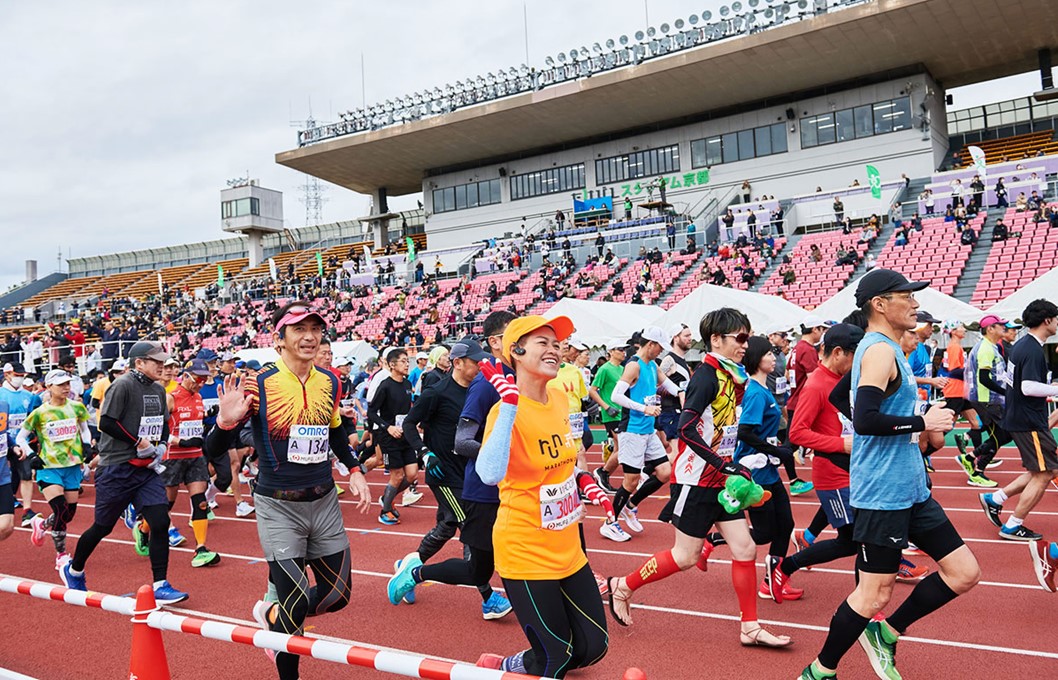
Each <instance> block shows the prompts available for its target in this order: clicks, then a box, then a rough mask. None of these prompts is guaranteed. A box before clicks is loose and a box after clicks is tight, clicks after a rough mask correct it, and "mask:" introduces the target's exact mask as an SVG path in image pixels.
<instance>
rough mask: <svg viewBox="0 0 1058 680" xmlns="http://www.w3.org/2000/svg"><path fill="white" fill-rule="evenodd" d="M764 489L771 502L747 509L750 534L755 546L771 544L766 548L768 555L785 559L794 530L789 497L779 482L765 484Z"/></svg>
mask: <svg viewBox="0 0 1058 680" xmlns="http://www.w3.org/2000/svg"><path fill="white" fill-rule="evenodd" d="M764 488H765V490H767V491H771V500H769V501H768V502H767V503H765V504H764V505H762V506H760V507H756V508H750V509H749V519H750V521H751V522H752V523H753V530H752V531H751V532H750V534H751V535H752V536H753V542H754V543H756V544H757V545H764V544H765V543H770V544H771V547H770V548H768V554H769V555H772V556H774V557H786V553H787V552H788V551H789V550H790V536H791V535H793V530H794V521H793V511H792V510H791V509H790V496H789V495H787V493H786V487H785V486H783V483H782V482H781V481H779V482H775V483H774V484H765V485H764Z"/></svg>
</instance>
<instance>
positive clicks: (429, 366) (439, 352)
mask: <svg viewBox="0 0 1058 680" xmlns="http://www.w3.org/2000/svg"><path fill="white" fill-rule="evenodd" d="M451 369H452V359H451V357H450V356H449V350H448V348H447V347H445V346H444V345H438V346H437V347H434V348H433V349H432V350H430V354H429V357H428V358H427V360H426V369H425V370H423V372H422V375H420V376H419V382H418V385H417V386H416V390H415V395H416V396H418V395H420V394H422V393H423V391H424V390H426V389H427V388H429V387H432V386H433V385H435V384H437V383H439V382H441V381H442V380H444V379H445V377H447V376H448V372H449V371H450V370H451ZM409 382H410V381H409ZM411 384H413V385H415V383H411ZM405 505H411V503H405Z"/></svg>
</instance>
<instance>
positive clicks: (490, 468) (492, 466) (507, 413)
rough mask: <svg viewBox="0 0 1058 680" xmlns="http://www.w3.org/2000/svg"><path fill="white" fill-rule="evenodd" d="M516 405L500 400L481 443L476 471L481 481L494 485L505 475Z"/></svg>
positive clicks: (516, 410) (508, 460)
mask: <svg viewBox="0 0 1058 680" xmlns="http://www.w3.org/2000/svg"><path fill="white" fill-rule="evenodd" d="M517 413H518V407H517V406H515V405H513V404H505V403H503V402H500V406H499V410H498V411H497V415H496V420H495V422H494V423H493V426H492V431H491V432H490V433H489V436H488V437H486V439H485V442H484V443H483V444H482V445H481V452H480V453H479V454H478V464H477V468H476V471H477V473H478V477H481V481H483V482H485V483H486V484H492V485H496V484H499V483H500V481H501V480H502V479H503V478H504V477H505V476H506V475H507V464H508V462H510V458H511V432H512V431H513V430H514V417H515V415H517Z"/></svg>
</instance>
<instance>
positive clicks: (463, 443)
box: [455, 418, 481, 460]
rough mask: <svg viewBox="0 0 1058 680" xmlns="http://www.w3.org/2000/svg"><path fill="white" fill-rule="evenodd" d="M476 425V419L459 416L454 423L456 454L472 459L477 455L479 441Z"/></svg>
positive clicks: (479, 445)
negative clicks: (457, 421) (456, 422)
mask: <svg viewBox="0 0 1058 680" xmlns="http://www.w3.org/2000/svg"><path fill="white" fill-rule="evenodd" d="M480 427H481V426H480V425H478V422H477V421H476V420H471V419H470V418H460V419H459V424H458V425H456V445H455V448H456V455H459V456H463V457H464V458H469V459H471V460H474V459H476V458H477V457H478V451H479V450H480V449H481V442H479V441H478V429H479V428H480Z"/></svg>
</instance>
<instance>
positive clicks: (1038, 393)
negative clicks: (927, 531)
mask: <svg viewBox="0 0 1058 680" xmlns="http://www.w3.org/2000/svg"><path fill="white" fill-rule="evenodd" d="M1021 319H1022V321H1024V322H1025V326H1026V327H1027V328H1028V329H1029V332H1028V335H1029V336H1030V337H1031V338H1033V340H1029V339H1028V338H1024V339H1022V340H1020V341H1019V342H1017V343H1016V344H1015V345H1014V349H1013V350H1012V351H1011V353H1010V355H1009V363H1008V371H1007V373H1006V376H1007V384H1006V399H1007V404H1006V412H1005V413H1004V415H1003V422H1002V427H1003V429H1004V430H1006V431H1007V432H1009V433H1010V436H1011V437H1012V438H1013V440H1014V444H1015V445H1017V447H1018V452H1019V453H1021V463H1022V465H1023V466H1024V467H1025V470H1026V472H1025V473H1023V474H1021V475H1019V476H1018V478H1017V479H1015V480H1014V481H1012V482H1011V483H1010V484H1007V485H1006V486H1004V487H1003V488H1002V489H997V490H996V491H994V492H992V493H986V494H982V496H981V507H982V508H984V511H985V513H987V515H988V519H989V520H990V521H991V522H992V523H993V524H995V525H996V526H997V527H999V537H1000V538H1005V539H1008V540H1012V541H1033V542H1042V541H1043V535H1042V534H1039V533H1036V532H1035V531H1033V530H1031V529H1029V528H1028V527H1027V526H1025V519H1026V518H1027V517H1028V516H1029V513H1030V512H1032V509H1033V508H1035V507H1036V505H1037V504H1039V502H1040V501H1041V500H1042V499H1043V494H1044V492H1045V491H1046V490H1047V487H1048V485H1049V484H1050V482H1051V480H1052V479H1054V478H1055V477H1056V476H1058V455H1056V453H1055V450H1056V448H1058V445H1056V444H1055V441H1054V435H1053V434H1052V433H1051V427H1053V424H1052V423H1051V422H1049V421H1048V414H1047V398H1048V397H1058V386H1055V385H1052V384H1051V372H1050V370H1048V367H1047V358H1046V355H1045V353H1044V351H1043V346H1044V344H1045V343H1046V342H1047V340H1048V339H1049V338H1051V337H1053V336H1054V335H1055V334H1056V333H1058V306H1056V305H1055V304H1054V303H1053V302H1050V301H1048V300H1034V301H1033V302H1031V303H1029V306H1028V307H1026V308H1025V311H1024V312H1022V314H1021ZM1056 413H1058V412H1056ZM1056 418H1058V416H1056V417H1055V418H1052V419H1051V420H1052V421H1053V420H1055V419H1056ZM1014 496H1020V497H1019V498H1018V504H1017V507H1016V508H1015V509H1014V512H1013V513H1012V514H1011V515H1010V517H1009V518H1008V519H1007V521H1006V523H1003V522H1002V520H1001V518H1000V513H1001V512H1002V509H1003V503H1005V502H1006V501H1007V499H1009V498H1012V497H1014ZM1032 554H1033V558H1034V563H1035V564H1036V574H1037V576H1039V575H1040V573H1041V571H1040V570H1041V561H1043V560H1042V558H1043V552H1041V549H1040V546H1039V545H1037V546H1033V552H1032ZM1052 583H1053V577H1052ZM1040 585H1042V586H1043V587H1044V588H1046V587H1047V586H1046V584H1045V583H1044V581H1043V580H1041V581H1040Z"/></svg>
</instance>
